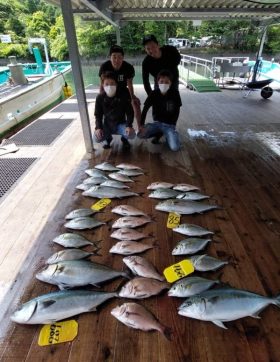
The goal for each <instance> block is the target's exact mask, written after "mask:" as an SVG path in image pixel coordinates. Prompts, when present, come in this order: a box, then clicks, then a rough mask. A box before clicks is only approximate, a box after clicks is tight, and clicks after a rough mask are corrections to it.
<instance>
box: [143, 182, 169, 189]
mask: <svg viewBox="0 0 280 362" xmlns="http://www.w3.org/2000/svg"><path fill="white" fill-rule="evenodd" d="M173 186H174V184H171V183H170V182H164V181H157V182H153V183H151V184H150V185H148V186H147V189H148V190H157V189H171V187H173Z"/></svg>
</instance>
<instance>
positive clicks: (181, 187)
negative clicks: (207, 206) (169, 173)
mask: <svg viewBox="0 0 280 362" xmlns="http://www.w3.org/2000/svg"><path fill="white" fill-rule="evenodd" d="M173 189H174V190H177V191H182V192H188V191H195V190H200V189H199V187H197V186H194V185H190V184H177V185H175V186H174V187H173Z"/></svg>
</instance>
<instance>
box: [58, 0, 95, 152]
mask: <svg viewBox="0 0 280 362" xmlns="http://www.w3.org/2000/svg"><path fill="white" fill-rule="evenodd" d="M60 6H61V10H62V15H63V21H64V26H65V32H66V39H67V44H68V50H69V56H70V60H71V64H72V73H73V78H74V83H75V87H76V94H77V101H78V108H79V112H80V118H81V123H82V130H83V135H84V140H85V147H86V151H87V152H88V153H92V152H93V142H92V133H91V128H90V122H89V114H88V108H87V102H86V94H85V87H84V81H83V75H82V67H81V61H80V57H79V49H78V44H77V37H76V30H75V23H74V17H73V11H72V6H71V0H60Z"/></svg>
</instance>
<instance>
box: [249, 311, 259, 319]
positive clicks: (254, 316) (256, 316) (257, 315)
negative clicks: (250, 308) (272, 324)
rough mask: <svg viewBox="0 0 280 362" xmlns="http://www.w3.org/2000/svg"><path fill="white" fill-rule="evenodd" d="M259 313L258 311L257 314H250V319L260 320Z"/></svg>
mask: <svg viewBox="0 0 280 362" xmlns="http://www.w3.org/2000/svg"><path fill="white" fill-rule="evenodd" d="M259 313H260V311H258V312H256V313H254V314H252V315H251V316H250V317H252V318H256V319H261V317H260V316H259Z"/></svg>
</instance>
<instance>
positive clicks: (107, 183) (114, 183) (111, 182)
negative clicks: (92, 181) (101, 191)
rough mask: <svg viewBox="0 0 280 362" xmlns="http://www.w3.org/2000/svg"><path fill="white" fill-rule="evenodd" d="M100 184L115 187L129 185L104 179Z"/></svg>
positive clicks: (127, 187) (120, 187)
mask: <svg viewBox="0 0 280 362" xmlns="http://www.w3.org/2000/svg"><path fill="white" fill-rule="evenodd" d="M100 186H107V187H114V188H116V189H129V188H130V187H129V186H127V185H125V184H124V183H122V182H120V181H116V180H106V181H104V182H102V184H100Z"/></svg>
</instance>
